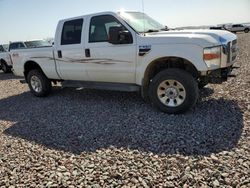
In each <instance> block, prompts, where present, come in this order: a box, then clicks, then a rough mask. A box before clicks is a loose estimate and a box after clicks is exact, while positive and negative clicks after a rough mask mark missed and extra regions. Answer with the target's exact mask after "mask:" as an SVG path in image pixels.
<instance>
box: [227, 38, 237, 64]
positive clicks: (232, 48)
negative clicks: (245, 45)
mask: <svg viewBox="0 0 250 188" xmlns="http://www.w3.org/2000/svg"><path fill="white" fill-rule="evenodd" d="M227 49H228V56H227V57H228V58H227V63H231V62H232V61H235V59H236V57H237V40H233V41H232V42H229V43H228V44H227Z"/></svg>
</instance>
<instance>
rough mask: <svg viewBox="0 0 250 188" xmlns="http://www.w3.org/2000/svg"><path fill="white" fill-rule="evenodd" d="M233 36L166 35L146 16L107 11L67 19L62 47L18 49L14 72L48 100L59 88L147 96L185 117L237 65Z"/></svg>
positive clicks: (61, 27) (60, 32) (61, 26)
mask: <svg viewBox="0 0 250 188" xmlns="http://www.w3.org/2000/svg"><path fill="white" fill-rule="evenodd" d="M236 46H237V37H236V35H234V34H232V33H230V32H228V31H218V30H182V31H166V29H165V27H164V26H163V25H161V24H159V23H158V22H156V21H155V20H153V19H152V18H150V17H148V16H147V15H145V14H143V13H139V12H120V13H113V12H104V13H98V14H91V15H86V16H80V17H75V18H70V19H66V20H61V21H59V23H58V26H57V30H56V34H55V41H54V46H52V47H47V48H46V47H45V48H39V49H23V50H17V51H16V52H15V56H14V57H13V56H12V57H13V67H14V73H15V74H16V75H18V76H23V77H25V80H26V82H27V83H28V85H29V88H30V90H31V92H32V93H33V94H34V95H35V96H38V97H43V96H46V95H48V94H49V92H50V91H51V83H52V82H61V83H62V85H63V86H65V87H84V88H94V89H107V90H119V91H141V94H142V96H143V98H144V99H149V100H150V101H151V102H152V104H154V105H155V106H156V107H157V108H158V109H160V110H161V111H164V112H167V113H183V112H185V111H187V110H188V109H190V108H191V107H192V106H194V104H195V103H196V101H197V98H198V93H199V92H198V86H199V85H200V87H202V86H204V85H205V84H207V83H221V82H222V81H225V80H226V79H227V77H228V76H229V73H230V72H231V70H232V68H233V64H234V62H235V59H236V51H237V47H236Z"/></svg>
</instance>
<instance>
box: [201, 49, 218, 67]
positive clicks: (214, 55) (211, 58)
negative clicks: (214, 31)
mask: <svg viewBox="0 0 250 188" xmlns="http://www.w3.org/2000/svg"><path fill="white" fill-rule="evenodd" d="M203 59H204V61H205V63H206V64H207V66H208V68H211V69H213V68H219V67H220V65H221V46H216V47H210V48H204V52H203Z"/></svg>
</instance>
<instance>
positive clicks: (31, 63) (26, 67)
mask: <svg viewBox="0 0 250 188" xmlns="http://www.w3.org/2000/svg"><path fill="white" fill-rule="evenodd" d="M34 69H37V70H41V71H42V69H41V67H40V66H39V65H38V64H37V63H36V62H34V61H28V62H26V63H25V65H24V76H25V79H27V76H28V73H29V71H31V70H34ZM42 72H43V71H42Z"/></svg>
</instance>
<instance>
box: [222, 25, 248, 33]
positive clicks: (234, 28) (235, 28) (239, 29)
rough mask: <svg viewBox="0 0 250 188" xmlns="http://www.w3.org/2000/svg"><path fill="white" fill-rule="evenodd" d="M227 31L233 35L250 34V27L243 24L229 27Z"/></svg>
mask: <svg viewBox="0 0 250 188" xmlns="http://www.w3.org/2000/svg"><path fill="white" fill-rule="evenodd" d="M226 30H228V31H231V32H233V33H237V32H245V33H248V32H249V31H250V26H246V25H243V24H234V25H231V26H227V27H226Z"/></svg>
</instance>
